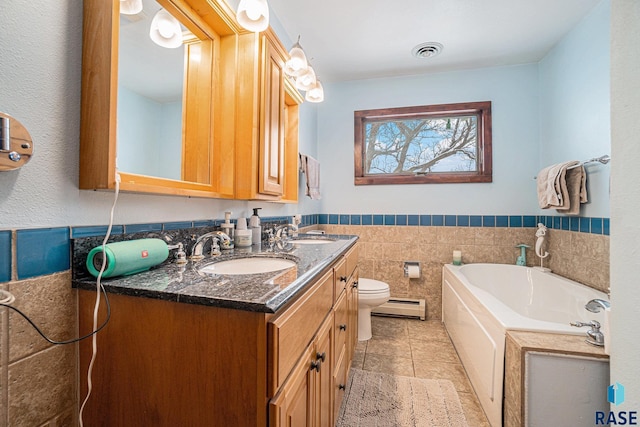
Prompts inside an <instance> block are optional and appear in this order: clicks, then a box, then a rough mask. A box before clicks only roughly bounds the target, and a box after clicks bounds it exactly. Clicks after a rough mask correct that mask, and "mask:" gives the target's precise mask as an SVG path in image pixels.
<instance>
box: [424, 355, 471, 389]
mask: <svg viewBox="0 0 640 427" xmlns="http://www.w3.org/2000/svg"><path fill="white" fill-rule="evenodd" d="M413 368H414V372H415V373H416V377H418V378H428V379H429V378H430V379H436V380H450V381H451V382H452V383H453V385H455V387H456V390H458V392H465V393H471V392H472V391H473V389H472V388H471V384H470V383H469V379H468V378H467V374H466V373H465V371H464V368H463V367H462V365H460V364H458V363H444V362H433V363H417V362H416V363H415V364H414V367H413Z"/></svg>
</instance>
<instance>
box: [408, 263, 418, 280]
mask: <svg viewBox="0 0 640 427" xmlns="http://www.w3.org/2000/svg"><path fill="white" fill-rule="evenodd" d="M407 272H408V276H409V278H410V279H417V278H419V277H420V267H419V266H417V265H409V266H407Z"/></svg>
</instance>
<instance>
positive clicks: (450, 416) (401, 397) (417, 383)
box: [336, 368, 468, 427]
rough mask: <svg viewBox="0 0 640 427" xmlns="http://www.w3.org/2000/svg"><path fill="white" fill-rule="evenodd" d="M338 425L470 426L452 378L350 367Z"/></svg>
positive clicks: (386, 426) (374, 426)
mask: <svg viewBox="0 0 640 427" xmlns="http://www.w3.org/2000/svg"><path fill="white" fill-rule="evenodd" d="M336 427H468V424H467V420H466V419H465V417H464V413H463V412H462V405H461V404H460V399H459V398H458V393H457V391H456V389H455V387H454V386H453V383H452V382H451V381H449V380H431V379H429V380H427V379H422V378H412V377H401V376H396V375H389V374H382V373H379V372H370V371H363V370H360V369H355V368H352V369H351V374H350V375H349V381H348V386H347V390H346V392H345V399H344V401H343V403H342V407H341V408H340V414H339V416H338V421H337V423H336Z"/></svg>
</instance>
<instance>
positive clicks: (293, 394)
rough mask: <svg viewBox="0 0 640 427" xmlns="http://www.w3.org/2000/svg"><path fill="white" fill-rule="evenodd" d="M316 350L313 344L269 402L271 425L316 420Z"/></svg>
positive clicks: (284, 426)
mask: <svg viewBox="0 0 640 427" xmlns="http://www.w3.org/2000/svg"><path fill="white" fill-rule="evenodd" d="M315 363H316V352H315V348H314V346H313V344H311V345H310V346H309V347H308V348H307V350H306V351H305V353H304V355H303V357H302V359H301V360H300V362H299V363H298V365H296V367H295V368H294V370H293V371H292V372H291V376H290V377H289V379H288V380H287V382H286V384H284V385H283V386H282V389H281V390H280V392H279V393H278V394H277V395H276V396H275V397H274V398H273V399H272V400H271V402H270V403H269V426H272V427H300V426H312V425H313V424H312V423H313V422H314V412H313V411H314V403H315V402H314V400H313V399H314V398H315V390H314V386H315V369H313V367H312V366H315Z"/></svg>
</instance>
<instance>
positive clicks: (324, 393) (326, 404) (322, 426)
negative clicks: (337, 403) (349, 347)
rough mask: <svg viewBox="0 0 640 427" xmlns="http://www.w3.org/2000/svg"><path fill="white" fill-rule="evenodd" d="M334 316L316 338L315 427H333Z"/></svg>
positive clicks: (330, 317)
mask: <svg viewBox="0 0 640 427" xmlns="http://www.w3.org/2000/svg"><path fill="white" fill-rule="evenodd" d="M332 317H333V316H331V315H330V316H328V317H327V319H326V320H325V322H324V324H323V325H322V327H321V328H320V330H319V331H318V335H317V336H316V363H318V365H317V366H318V368H317V370H316V373H315V376H316V378H315V381H316V390H315V391H316V396H315V405H316V407H315V416H316V422H315V427H331V426H333V425H334V420H333V398H334V396H333V386H332V384H333V372H332V371H333V357H334V354H333V351H332V348H333V319H332Z"/></svg>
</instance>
